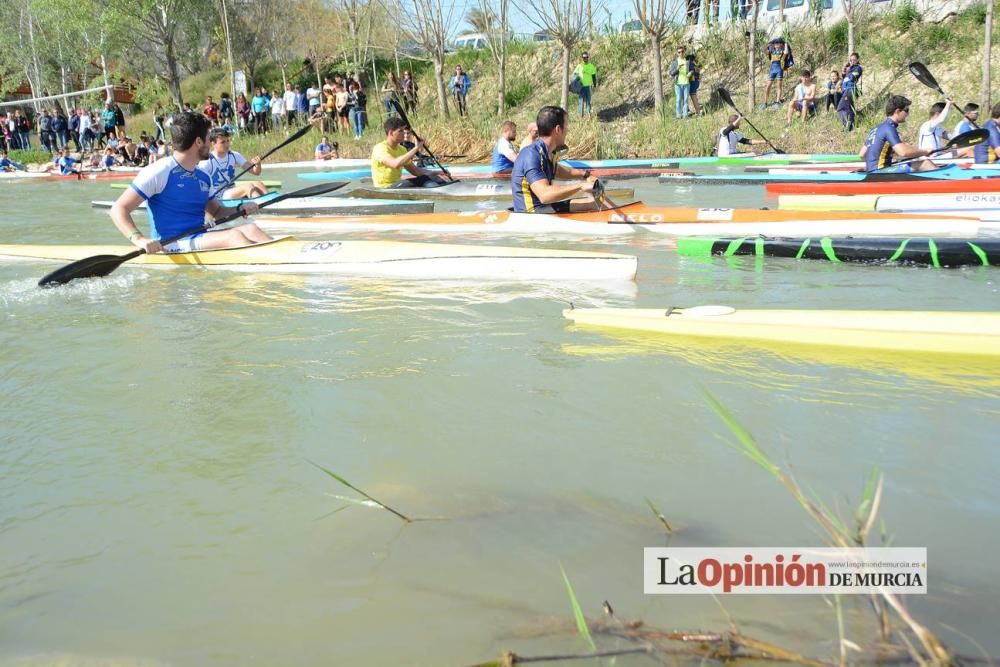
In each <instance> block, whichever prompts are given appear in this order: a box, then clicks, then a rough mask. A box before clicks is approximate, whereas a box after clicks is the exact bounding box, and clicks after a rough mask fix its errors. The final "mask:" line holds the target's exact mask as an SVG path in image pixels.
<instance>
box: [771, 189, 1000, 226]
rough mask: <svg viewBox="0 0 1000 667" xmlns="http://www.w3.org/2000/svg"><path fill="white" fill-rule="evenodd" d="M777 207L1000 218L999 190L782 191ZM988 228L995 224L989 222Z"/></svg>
mask: <svg viewBox="0 0 1000 667" xmlns="http://www.w3.org/2000/svg"><path fill="white" fill-rule="evenodd" d="M778 208H780V209H782V210H798V211H864V212H869V211H876V212H880V213H907V214H919V215H950V216H962V217H966V216H967V217H971V218H978V219H979V220H980V221H981V222H984V223H995V222H1000V193H995V192H969V193H954V194H927V195H779V196H778ZM984 226H985V227H987V228H993V227H995V225H991V224H986V225H984Z"/></svg>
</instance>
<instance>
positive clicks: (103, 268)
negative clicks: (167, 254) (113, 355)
mask: <svg viewBox="0 0 1000 667" xmlns="http://www.w3.org/2000/svg"><path fill="white" fill-rule="evenodd" d="M347 183H348V181H330V182H327V183H319V184H317V185H312V186H310V187H308V188H302V189H301V190H296V191H294V192H286V193H284V194H280V195H278V196H277V197H275V198H274V199H271V200H269V201H266V202H263V203H261V204H260V205H259V208H264V207H265V206H270V205H271V204H275V203H277V202H279V201H284V200H285V199H301V198H302V197H318V196H319V195H323V194H326V193H327V192H332V191H333V190H336V189H338V188H342V187H344V186H345V185H347ZM241 217H243V213H242V212H239V211H237V212H236V213H232V214H230V215H227V216H225V217H222V218H220V219H218V220H213V221H212V222H208V223H205V224H202V225H199V226H197V227H192V228H191V229H188V230H187V231H184V232H181V233H180V234H176V235H174V236H171V237H170V238H168V239H163V240H162V241H160V243H161V244H162V245H167V244H168V243H173V242H174V241H177V240H178V239H182V238H184V237H185V236H190V235H191V234H197V233H199V232H204V231H207V230H209V229H211V228H212V227H217V226H218V225H222V224H225V223H227V222H232V221H233V220H236V219H237V218H241ZM145 252H146V249H145V248H140V249H139V250H133V251H132V252H130V253H127V254H125V255H94V256H93V257H84V258H83V259H78V260H77V261H75V262H73V263H71V264H67V265H66V266H64V267H62V268H61V269H56V270H55V271H53V272H52V273H50V274H48V275H47V276H45V277H43V278H42V279H41V280H39V281H38V286H39V287H56V286H58V285H64V284H66V283H68V282H69V281H71V280H76V279H77V278H97V277H101V276H106V275H108V274H109V273H111V272H112V271H114V270H115V269H117V268H118V267H119V266H121V265H122V264H124V263H125V262H127V261H129V260H130V259H135V258H136V257H138V256H139V255H142V254H145Z"/></svg>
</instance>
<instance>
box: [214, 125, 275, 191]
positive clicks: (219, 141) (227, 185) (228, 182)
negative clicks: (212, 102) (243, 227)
mask: <svg viewBox="0 0 1000 667" xmlns="http://www.w3.org/2000/svg"><path fill="white" fill-rule="evenodd" d="M232 141H233V136H232V135H231V134H230V133H229V130H227V129H225V128H223V127H213V128H212V130H211V132H209V133H208V142H209V144H210V146H211V150H210V151H209V153H208V159H207V160H202V161H201V162H199V163H198V168H199V169H201V170H202V171H204V172H205V173H206V174H208V175H209V177H210V178H211V179H212V196H213V197H217V198H219V199H243V198H247V199H249V198H252V197H259V196H261V195H266V194H267V187H266V186H265V185H264V184H263V183H262V182H261V181H250V182H247V183H235V182H234V179H235V178H236V170H237V169H245V168H246V167H247V166H250V173H251V174H253V175H254V176H260V158H259V157H257V156H254V157H252V158H250V159H249V160H247V159H246V158H245V157H243V156H242V155H241V154H239V153H237V152H236V151H234V150H230V144H232Z"/></svg>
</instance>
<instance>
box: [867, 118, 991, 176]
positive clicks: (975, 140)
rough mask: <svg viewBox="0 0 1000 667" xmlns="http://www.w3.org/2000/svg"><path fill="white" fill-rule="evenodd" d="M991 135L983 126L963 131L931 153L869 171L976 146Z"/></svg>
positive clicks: (873, 171) (868, 171)
mask: <svg viewBox="0 0 1000 667" xmlns="http://www.w3.org/2000/svg"><path fill="white" fill-rule="evenodd" d="M989 137H990V132H989V130H984V129H982V128H980V129H978V130H969V131H968V132H963V133H962V134H960V135H958V136H957V137H954V138H953V139H952V140H951V141H949V142H948V143H947V144H945V145H944V146H942V147H941V148H939V149H937V150H936V151H932V152H931V153H930V155H919V156H917V157H911V158H907V159H905V160H900V161H899V162H893V163H892V164H890V165H889V166H888V167H879V168H878V169H869V170H867V173H869V174H872V173H875V172H877V171H882V170H883V169H891V168H893V167H896V166H898V165H901V164H906V163H907V162H914V161H916V160H926V159H927V158H929V157H930V156H931V155H937V154H939V153H947V152H948V151H951V150H954V149H956V148H968V147H969V146H975V145H976V144H981V143H983V142H984V141H986V140H987V139H989Z"/></svg>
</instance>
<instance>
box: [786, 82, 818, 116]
mask: <svg viewBox="0 0 1000 667" xmlns="http://www.w3.org/2000/svg"><path fill="white" fill-rule="evenodd" d="M795 113H800V114H801V115H802V120H803V122H804V121H807V120H809V117H810V116H812V115H813V114H815V113H816V83H815V82H814V81H813V79H812V72H810V71H809V70H807V69H804V70H802V74H800V75H799V83H798V85H797V86H795V99H793V100H792V101H791V102H789V103H788V116H787V118H785V127H789V126H790V125H791V124H792V115H793V114H795Z"/></svg>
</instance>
